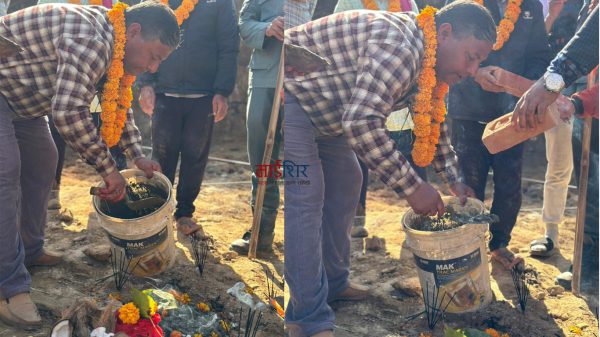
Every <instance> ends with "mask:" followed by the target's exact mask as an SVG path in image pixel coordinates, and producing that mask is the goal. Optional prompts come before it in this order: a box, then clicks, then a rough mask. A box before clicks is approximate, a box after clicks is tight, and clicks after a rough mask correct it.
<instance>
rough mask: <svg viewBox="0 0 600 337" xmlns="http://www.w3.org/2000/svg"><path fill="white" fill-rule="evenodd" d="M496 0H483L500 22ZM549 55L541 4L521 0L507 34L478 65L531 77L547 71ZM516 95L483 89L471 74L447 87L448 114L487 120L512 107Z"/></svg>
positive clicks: (534, 77) (465, 118) (500, 114)
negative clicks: (503, 41) (519, 9)
mask: <svg viewBox="0 0 600 337" xmlns="http://www.w3.org/2000/svg"><path fill="white" fill-rule="evenodd" d="M498 3H499V1H498V0H485V7H486V8H488V9H489V10H490V12H491V13H492V16H493V17H494V20H495V21H496V24H497V23H498V22H500V20H501V19H502V17H500V10H499V7H498ZM551 59H552V55H551V52H550V47H549V45H548V37H547V35H546V29H545V28H544V16H543V13H542V4H541V3H540V2H539V1H538V0H523V3H522V4H521V15H520V17H519V20H518V21H517V23H516V24H515V29H514V31H513V32H512V34H510V38H509V39H508V41H507V42H506V43H505V44H504V46H503V47H502V49H500V50H499V51H492V52H491V53H490V55H489V57H488V58H487V60H485V61H484V62H482V63H481V67H485V66H488V65H493V66H498V67H500V68H503V69H506V70H508V71H511V72H513V73H516V74H518V75H521V76H524V77H526V78H529V79H531V80H536V79H538V78H540V77H541V76H542V75H543V74H544V72H545V71H546V67H547V66H548V64H549V62H550V60H551ZM516 102H517V98H516V97H514V96H512V95H509V94H506V93H493V92H489V91H485V90H483V89H482V88H481V86H480V85H479V84H477V82H475V81H474V80H473V79H472V78H468V79H466V80H464V81H462V82H461V83H459V84H456V85H454V86H452V87H451V88H450V94H449V97H448V114H449V115H450V117H452V118H454V119H464V120H471V121H479V122H489V121H491V120H493V119H495V118H497V117H500V116H502V115H504V114H505V113H507V112H510V111H512V110H513V109H514V106H515V104H516Z"/></svg>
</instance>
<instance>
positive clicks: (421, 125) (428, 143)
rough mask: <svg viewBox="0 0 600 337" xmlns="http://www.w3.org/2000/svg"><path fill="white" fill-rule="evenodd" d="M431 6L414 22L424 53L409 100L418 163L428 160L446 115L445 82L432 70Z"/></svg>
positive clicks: (434, 38)
mask: <svg viewBox="0 0 600 337" xmlns="http://www.w3.org/2000/svg"><path fill="white" fill-rule="evenodd" d="M436 11H437V10H436V9H435V8H433V7H431V6H427V7H425V9H423V10H422V11H421V13H420V14H419V15H417V25H418V26H419V28H421V30H422V31H423V36H424V39H423V44H424V48H425V56H424V57H423V63H422V68H421V73H420V74H419V78H418V79H417V84H418V86H419V92H418V93H417V96H416V97H415V102H414V104H413V108H412V111H413V122H414V124H415V128H414V130H413V132H414V134H415V138H416V139H415V143H414V146H413V150H412V153H411V154H412V157H413V160H414V162H415V164H417V165H418V166H421V167H425V166H427V165H429V164H431V161H432V160H433V157H434V156H435V151H436V146H437V144H438V141H439V138H440V124H441V123H442V122H443V121H444V119H445V117H446V104H445V102H444V97H445V96H446V94H447V93H448V84H446V83H444V82H441V81H437V79H436V74H435V63H436V57H435V53H436V48H437V31H436V26H435V12H436Z"/></svg>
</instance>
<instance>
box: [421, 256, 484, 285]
mask: <svg viewBox="0 0 600 337" xmlns="http://www.w3.org/2000/svg"><path fill="white" fill-rule="evenodd" d="M415 261H416V264H417V266H418V267H419V268H420V269H421V270H423V271H426V272H429V273H431V274H433V277H434V280H435V284H436V286H437V287H441V286H443V285H446V284H449V283H452V282H453V281H455V280H457V279H459V278H461V277H463V276H464V275H465V274H466V273H468V272H470V271H472V270H474V269H476V268H477V267H479V265H480V264H481V252H480V250H479V248H477V249H476V250H474V251H473V252H471V253H469V254H467V255H464V256H461V257H457V258H454V259H448V260H429V259H424V258H422V257H419V256H417V255H415Z"/></svg>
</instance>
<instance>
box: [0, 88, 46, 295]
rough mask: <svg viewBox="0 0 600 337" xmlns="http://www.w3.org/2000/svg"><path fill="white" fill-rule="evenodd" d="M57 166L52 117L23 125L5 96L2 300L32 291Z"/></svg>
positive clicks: (0, 192)
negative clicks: (33, 265)
mask: <svg viewBox="0 0 600 337" xmlns="http://www.w3.org/2000/svg"><path fill="white" fill-rule="evenodd" d="M56 162H57V153H56V146H54V142H53V141H52V137H51V136H50V130H49V128H48V122H47V120H46V118H36V119H29V120H24V119H19V120H17V119H15V117H14V113H13V111H12V110H11V109H10V108H9V106H8V104H7V103H6V100H5V99H4V97H3V96H1V95H0V299H3V298H10V297H12V296H14V295H17V294H19V293H23V292H28V291H30V285H31V276H30V275H29V273H28V272H27V269H26V268H25V263H28V262H32V261H35V260H36V259H37V258H38V257H40V255H41V254H42V253H43V246H44V229H45V227H46V203H47V202H48V195H49V194H50V188H51V186H52V182H53V180H54V171H55V170H56Z"/></svg>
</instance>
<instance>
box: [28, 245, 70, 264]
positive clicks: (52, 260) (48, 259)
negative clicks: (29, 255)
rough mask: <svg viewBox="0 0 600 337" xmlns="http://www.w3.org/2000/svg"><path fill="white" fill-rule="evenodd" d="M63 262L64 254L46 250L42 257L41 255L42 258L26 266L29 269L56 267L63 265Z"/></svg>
mask: <svg viewBox="0 0 600 337" xmlns="http://www.w3.org/2000/svg"><path fill="white" fill-rule="evenodd" d="M62 261H63V256H62V254H59V253H56V252H52V251H49V250H46V249H44V251H43V252H42V255H40V257H38V258H37V259H36V260H35V261H31V262H29V263H26V264H25V266H26V267H27V268H29V267H51V266H56V265H57V264H59V263H61V262H62Z"/></svg>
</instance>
